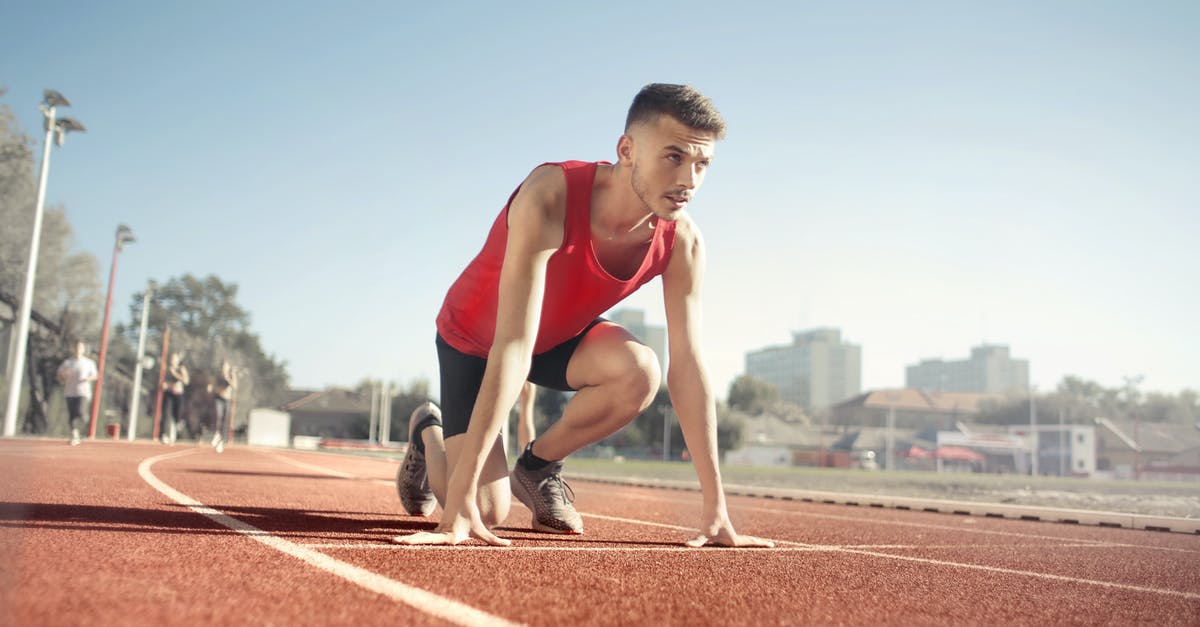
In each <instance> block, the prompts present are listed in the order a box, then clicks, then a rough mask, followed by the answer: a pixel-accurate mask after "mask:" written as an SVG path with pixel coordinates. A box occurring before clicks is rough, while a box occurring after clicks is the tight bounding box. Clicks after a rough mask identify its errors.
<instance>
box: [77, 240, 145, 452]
mask: <svg viewBox="0 0 1200 627" xmlns="http://www.w3.org/2000/svg"><path fill="white" fill-rule="evenodd" d="M134 241H136V240H134V238H133V230H132V229H130V228H129V227H127V226H125V225H124V224H119V225H117V235H116V243H115V244H114V245H113V256H112V268H111V269H110V270H109V272H108V298H107V299H105V301H104V324H103V326H101V328H100V359H99V361H98V362H97V364H96V369H97V370H98V371H99V374H97V375H96V393H95V394H94V395H92V417H91V422H89V423H88V438H90V439H95V438H96V417H97V416H99V415H100V392H101V390H102V389H103V388H104V357H105V355H107V354H108V319H109V315H110V314H112V293H113V280H114V279H116V278H117V254H118V253H120V252H121V250H123V249H124V247H125V244H127V243H130V242H134Z"/></svg>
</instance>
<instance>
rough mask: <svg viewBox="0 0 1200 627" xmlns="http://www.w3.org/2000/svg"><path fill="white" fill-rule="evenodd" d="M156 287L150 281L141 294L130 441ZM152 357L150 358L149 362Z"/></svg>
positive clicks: (132, 437) (130, 400) (132, 433)
mask: <svg viewBox="0 0 1200 627" xmlns="http://www.w3.org/2000/svg"><path fill="white" fill-rule="evenodd" d="M155 287H158V286H157V285H155V284H154V281H151V282H150V284H149V285H148V286H147V287H146V293H145V294H142V328H141V331H140V332H139V333H138V346H137V356H136V359H137V364H136V365H134V367H133V392H132V393H131V394H130V399H129V437H128V439H129V441H130V442H132V441H133V440H134V439H135V438H136V437H137V422H138V404H139V403H138V402H139V401H140V400H141V398H142V367H143V362H144V361H145V360H146V357H145V355H146V326H147V325H146V323H147V322H148V321H149V320H148V319H149V317H150V316H149V315H148V314H149V313H150V299H151V298H153V297H154V288H155ZM153 361H154V359H153V358H151V362H153Z"/></svg>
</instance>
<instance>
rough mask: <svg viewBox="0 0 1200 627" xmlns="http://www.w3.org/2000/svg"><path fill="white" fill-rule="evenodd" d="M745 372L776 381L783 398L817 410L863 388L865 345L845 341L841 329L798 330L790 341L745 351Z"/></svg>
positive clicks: (781, 398)
mask: <svg viewBox="0 0 1200 627" xmlns="http://www.w3.org/2000/svg"><path fill="white" fill-rule="evenodd" d="M746 374H748V375H750V376H752V377H754V378H756V379H760V380H762V381H766V382H768V383H771V384H773V385H774V386H775V387H776V388H778V389H779V398H780V400H783V401H786V402H789V403H795V404H797V405H799V406H801V407H803V408H804V409H806V410H808V411H810V412H811V411H816V410H820V409H824V408H826V407H830V406H832V405H834V404H835V403H837V402H839V401H843V400H845V399H847V398H850V397H852V396H854V395H856V394H858V393H859V392H860V391H861V390H862V348H861V347H860V346H858V345H857V344H850V343H847V342H843V341H842V332H841V331H840V330H838V329H828V328H826V329H813V330H810V331H802V332H797V333H793V334H792V343H791V344H788V345H786V346H768V347H767V348H762V349H759V350H756V351H752V352H749V353H746Z"/></svg>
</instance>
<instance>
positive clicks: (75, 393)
mask: <svg viewBox="0 0 1200 627" xmlns="http://www.w3.org/2000/svg"><path fill="white" fill-rule="evenodd" d="M99 375H100V371H98V370H96V362H94V361H92V359H91V358H90V357H88V356H87V344H84V343H83V342H82V341H77V342H75V353H74V354H73V355H72V356H71V357H70V358H68V359H67V360H65V361H63V362H62V365H60V366H59V367H58V370H57V371H56V372H55V377H56V378H57V379H58V381H59V382H60V383H62V384H63V397H64V398H66V400H67V422H68V423H70V425H69V426H70V428H71V446H78V445H79V443H80V442H82V441H83V438H82V436H81V435H80V433H79V428H80V424H81V423H82V422H83V406H84V404H85V403H87V402H88V401H89V400H91V398H92V384H93V383H95V382H96V379H97V378H98V377H99Z"/></svg>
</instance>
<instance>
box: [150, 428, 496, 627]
mask: <svg viewBox="0 0 1200 627" xmlns="http://www.w3.org/2000/svg"><path fill="white" fill-rule="evenodd" d="M193 452H194V451H193V450H190V449H189V450H185V451H179V452H177V453H167V454H164V455H155V456H154V457H150V458H148V459H145V460H143V461H142V463H140V464H138V474H139V475H141V477H142V479H143V480H144V481H145V482H146V483H148V484H150V486H151V487H153V488H154V489H155V490H158V491H159V492H161V493H163V494H164V495H166V496H167V497H168V498H170V499H171V500H173V501H175V502H176V503H179V504H180V505H184V506H186V507H187V508H189V509H191V510H192V511H194V512H196V513H197V514H200V515H202V516H206V517H208V518H209V519H211V520H213V521H215V522H217V523H218V524H220V525H223V526H225V527H228V528H229V529H232V530H234V531H236V532H238V533H240V534H242V535H245V536H247V537H250V538H253V539H254V540H257V541H258V542H261V543H263V544H265V545H267V546H269V547H271V548H273V549H275V550H277V551H280V552H281V553H285V554H287V555H290V556H292V557H295V558H296V559H299V560H301V561H303V562H305V563H307V564H309V565H311V566H315V567H317V568H320V569H321V570H324V571H326V572H328V573H331V574H333V575H337V576H338V577H341V578H343V579H345V580H347V581H349V582H350V583H353V584H355V585H358V586H361V587H363V588H366V589H368V590H371V591H373V592H377V593H379V594H382V595H383V596H386V597H388V598H390V599H393V600H396V601H399V602H401V603H404V604H405V605H409V606H412V607H414V608H416V609H418V610H420V611H422V612H425V613H427V614H430V615H433V616H436V617H438V618H441V619H444V620H447V621H449V622H452V623H455V624H458V625H481V626H483V625H516V624H517V623H512V622H509V621H507V620H505V619H503V618H501V617H499V616H495V615H492V614H489V613H487V612H484V611H482V610H479V609H476V608H473V607H471V606H469V605H466V604H464V603H460V602H458V601H455V600H453V599H448V598H446V597H443V596H439V595H437V594H434V593H432V592H428V591H426V590H422V589H420V588H414V587H412V586H410V585H407V584H403V583H400V582H399V581H396V580H394V579H389V578H387V577H384V576H383V575H380V574H378V573H373V572H371V571H369V570H366V569H364V568H359V567H358V566H354V565H352V564H347V563H346V562H342V561H340V560H336V559H334V558H332V557H330V556H328V555H325V554H324V553H320V552H318V551H314V550H312V549H310V548H307V547H304V546H301V545H299V544H296V543H294V542H289V541H287V540H284V539H282V538H280V537H278V536H275V535H272V534H270V533H268V532H266V531H263V530H262V529H259V528H258V527H255V526H253V525H250V524H247V523H245V522H242V521H240V520H238V519H236V518H233V517H231V516H227V515H225V514H223V513H221V512H219V511H217V510H215V509H213V508H211V507H208V506H207V505H205V504H203V503H201V502H199V501H197V500H195V499H193V498H192V497H190V496H188V495H186V494H183V493H182V492H179V491H178V490H176V489H174V488H172V487H171V486H169V485H167V484H165V483H163V482H162V481H160V480H159V478H158V477H156V476H155V475H154V473H153V472H151V470H150V469H151V467H152V466H154V464H155V463H157V462H159V461H161V460H164V459H169V458H172V457H179V456H182V455H188V454H191V453H193Z"/></svg>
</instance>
